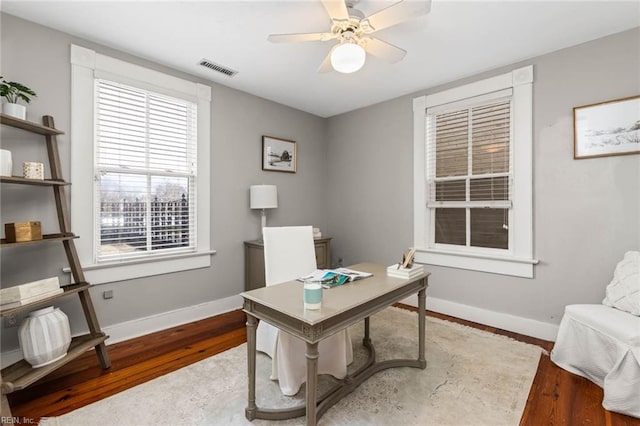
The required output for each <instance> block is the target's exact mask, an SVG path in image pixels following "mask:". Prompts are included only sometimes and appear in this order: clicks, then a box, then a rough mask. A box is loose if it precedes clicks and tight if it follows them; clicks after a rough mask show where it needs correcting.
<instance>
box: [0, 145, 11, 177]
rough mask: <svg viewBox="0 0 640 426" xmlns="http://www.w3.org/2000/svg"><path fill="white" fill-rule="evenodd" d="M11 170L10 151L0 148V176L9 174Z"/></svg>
mask: <svg viewBox="0 0 640 426" xmlns="http://www.w3.org/2000/svg"><path fill="white" fill-rule="evenodd" d="M12 172H13V161H12V160H11V151H9V150H7V149H0V176H11V173H12Z"/></svg>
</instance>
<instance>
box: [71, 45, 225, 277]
mask: <svg viewBox="0 0 640 426" xmlns="http://www.w3.org/2000/svg"><path fill="white" fill-rule="evenodd" d="M70 59H71V61H70V62H71V181H72V182H73V188H72V191H71V213H72V215H71V229H73V230H74V232H75V233H76V234H77V235H79V236H81V237H82V238H79V239H78V240H77V243H76V246H77V248H78V257H79V258H80V263H81V265H82V267H83V269H84V272H85V276H86V278H87V281H89V282H90V283H92V284H101V283H107V282H114V281H122V280H129V279H135V278H141V277H147V276H154V275H160V274H166V273H171V272H178V271H185V270H190V269H196V268H206V267H209V266H210V265H211V254H214V253H215V251H214V250H212V249H211V247H210V187H211V184H210V181H211V179H210V176H211V172H210V169H211V158H210V157H211V147H210V131H211V130H210V121H211V87H209V86H206V85H203V84H200V83H194V82H191V81H188V80H184V79H181V78H178V77H174V76H171V75H168V74H164V73H161V72H158V71H155V70H151V69H148V68H144V67H141V66H138V65H134V64H130V63H128V62H124V61H121V60H118V59H115V58H111V57H109V56H105V55H102V54H99V53H96V52H95V51H93V50H91V49H87V48H84V47H81V46H77V45H73V44H72V45H71V56H70ZM97 78H102V79H106V80H111V81H114V82H118V83H123V84H126V85H129V86H133V87H139V88H141V89H144V90H149V91H152V92H156V93H160V94H164V95H168V96H172V97H176V98H181V99H186V100H189V101H191V102H194V103H195V104H196V105H197V150H198V158H197V170H198V173H197V176H196V182H197V183H196V191H197V193H196V200H197V206H196V209H197V211H196V215H195V220H196V250H195V251H194V252H191V253H180V254H168V255H157V256H145V257H142V258H139V259H133V260H120V261H113V262H100V263H97V262H96V261H95V256H94V247H95V243H96V241H95V239H96V235H95V233H94V230H95V215H94V214H93V208H94V206H95V205H96V203H95V202H94V200H95V198H94V197H95V193H94V185H93V176H94V168H95V155H94V153H95V128H94V127H95V107H94V106H95V96H96V93H95V80H96V79H97ZM87 141H90V143H87ZM88 209H90V210H91V212H92V214H86V212H87V210H88Z"/></svg>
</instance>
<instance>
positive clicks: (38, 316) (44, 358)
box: [18, 306, 71, 368]
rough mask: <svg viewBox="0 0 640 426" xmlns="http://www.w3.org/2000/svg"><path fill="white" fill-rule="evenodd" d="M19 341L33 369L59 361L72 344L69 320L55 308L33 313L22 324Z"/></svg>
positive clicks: (25, 357) (51, 307)
mask: <svg viewBox="0 0 640 426" xmlns="http://www.w3.org/2000/svg"><path fill="white" fill-rule="evenodd" d="M18 341H19V342H20V348H22V354H23V355H24V359H25V361H27V362H28V363H29V364H31V366H32V367H33V368H37V367H42V366H44V365H47V364H51V363H52V362H55V361H58V360H59V359H61V358H63V357H64V356H65V355H66V354H67V350H68V349H69V345H70V344H71V331H70V329H69V318H68V317H67V315H65V313H64V312H62V311H61V310H60V309H58V308H54V307H53V306H49V307H48V308H44V309H39V310H37V311H33V312H31V313H30V314H29V316H27V317H26V318H25V319H24V320H23V321H22V324H20V328H19V330H18Z"/></svg>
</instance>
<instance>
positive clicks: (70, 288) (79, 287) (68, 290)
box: [0, 282, 89, 317]
mask: <svg viewBox="0 0 640 426" xmlns="http://www.w3.org/2000/svg"><path fill="white" fill-rule="evenodd" d="M88 288H89V283H87V282H80V283H74V284H67V285H64V286H62V289H63V290H64V292H62V293H60V294H56V295H55V296H51V297H47V298H44V299H40V300H38V301H35V302H32V303H29V304H26V305H22V306H16V307H15V308H8V309H3V310H1V311H0V317H6V316H9V315H13V314H17V313H19V312H24V311H29V310H31V309H33V308H35V307H37V306H40V305H45V304H47V303H51V302H53V301H54V300H56V299H59V298H61V297H65V296H68V295H70V294H74V293H79V292H81V291H83V290H86V289H88Z"/></svg>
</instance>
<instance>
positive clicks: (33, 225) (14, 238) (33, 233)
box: [4, 222, 42, 243]
mask: <svg viewBox="0 0 640 426" xmlns="http://www.w3.org/2000/svg"><path fill="white" fill-rule="evenodd" d="M4 234H5V236H6V238H7V242H8V243H21V242H24V241H35V240H41V239H42V227H41V225H40V222H16V223H5V224H4Z"/></svg>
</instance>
